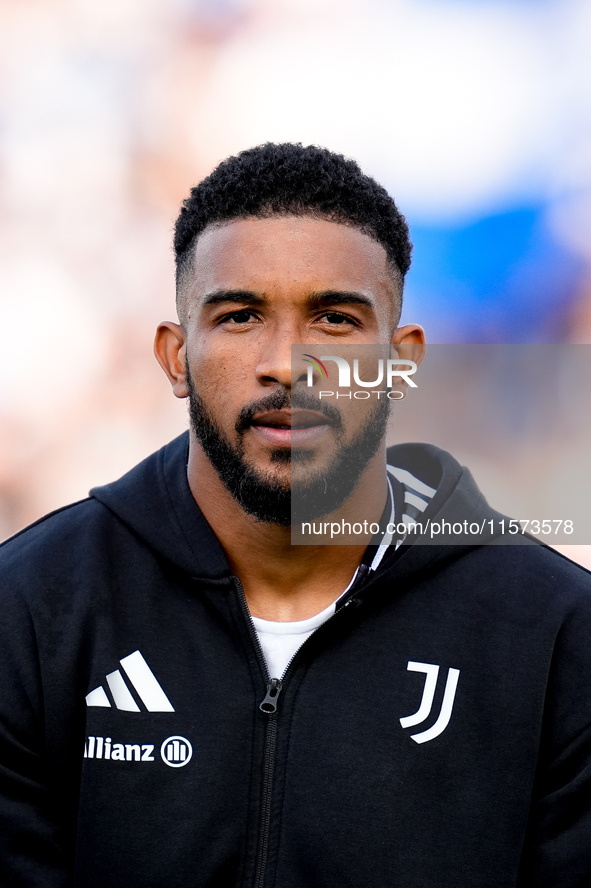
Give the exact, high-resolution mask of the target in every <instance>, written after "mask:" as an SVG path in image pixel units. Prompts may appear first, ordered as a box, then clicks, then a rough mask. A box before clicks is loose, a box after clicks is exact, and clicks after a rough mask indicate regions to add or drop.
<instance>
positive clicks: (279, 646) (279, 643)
mask: <svg viewBox="0 0 591 888" xmlns="http://www.w3.org/2000/svg"><path fill="white" fill-rule="evenodd" d="M339 597H340V596H339ZM335 607H336V602H335V601H333V602H332V604H329V605H328V607H325V608H324V610H323V611H320V613H319V614H315V615H314V616H313V617H308V619H307V620H294V621H293V622H290V623H277V622H275V621H274V620H261V618H260V617H253V618H252V622H253V623H254V628H255V629H256V631H257V635H258V637H259V641H260V643H261V647H262V649H263V653H264V655H265V660H266V661H267V669H268V670H269V675H270V676H271V678H281V676H282V675H283V673H284V672H285V670H286V669H287V664H288V663H289V661H290V660H291V658H292V657H293V655H294V654H295V652H296V651H297V650H298V648H300V647H301V646H302V645H303V643H304V642H305V641H306V639H307V638H309V637H310V636H311V635H312V633H313V632H314V630H315V629H318V627H319V626H322V624H323V623H325V622H326V620H328V619H329V617H332V615H333V614H334V612H335Z"/></svg>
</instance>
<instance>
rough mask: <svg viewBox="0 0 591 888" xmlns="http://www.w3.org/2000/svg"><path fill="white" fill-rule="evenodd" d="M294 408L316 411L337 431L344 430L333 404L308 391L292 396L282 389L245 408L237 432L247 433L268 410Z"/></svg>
mask: <svg viewBox="0 0 591 888" xmlns="http://www.w3.org/2000/svg"><path fill="white" fill-rule="evenodd" d="M292 408H293V409H299V410H315V411H316V413H322V415H323V416H324V417H325V419H326V420H327V421H328V424H329V425H331V426H333V428H335V429H337V430H342V428H343V419H342V416H341V412H340V410H337V408H336V407H333V405H332V404H325V403H323V402H322V401H320V399H319V398H315V397H313V395H309V394H308V393H307V392H306V391H301V390H300V391H297V392H294V393H293V394H292V395H291V396H290V395H288V393H287V392H286V391H285V389H282V390H277V391H275V392H272V393H271V394H270V395H268V396H267V397H266V398H261V399H260V400H259V401H253V402H252V404H248V405H247V406H246V407H243V408H242V410H241V411H240V413H239V414H238V419H237V420H236V426H235V428H236V431H237V432H238V434H239V435H240V434H242V432H245V431H246V429H247V428H249V426H251V425H252V420H253V417H254V416H255V415H256V414H257V413H265V412H266V411H268V410H291V409H292Z"/></svg>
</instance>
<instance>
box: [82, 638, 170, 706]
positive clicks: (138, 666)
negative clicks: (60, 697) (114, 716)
mask: <svg viewBox="0 0 591 888" xmlns="http://www.w3.org/2000/svg"><path fill="white" fill-rule="evenodd" d="M119 662H120V663H121V666H122V667H123V670H124V671H125V674H126V676H127V681H128V682H129V684H130V685H131V687H132V688H133V690H134V691H135V693H136V694H137V696H138V698H139V699H140V700H141V702H142V703H143V705H144V706H145V707H146V709H147V710H148V712H174V706H173V705H172V703H171V702H170V700H169V699H168V697H167V696H166V694H165V693H164V691H163V690H162V687H161V686H160V683H159V681H158V679H157V678H156V676H155V675H154V673H153V672H152V670H151V669H150V667H149V666H148V664H147V663H146V661H145V660H144V658H143V657H142V655H141V654H140V652H139V651H134V652H133V654H129V656H127V657H124V658H123V659H122V660H120V661H119ZM107 685H108V688H109V691H110V692H111V697H112V698H113V702H114V704H115V707H116V708H117V709H123V710H125V711H126V712H141V711H142V710H141V709H140V707H139V706H138V704H137V702H136V700H135V698H134V697H133V695H132V693H131V691H130V689H129V687H128V684H127V682H126V681H125V678H124V677H123V675H122V673H121V671H120V670H119V669H115V671H114V672H110V673H109V674H108V675H107ZM86 705H87V706H102V707H105V708H106V707H111V701H110V700H109V697H108V696H107V692H106V691H105V689H104V687H103V686H102V685H99V687H98V688H95V689H94V691H90V693H89V694H87V695H86Z"/></svg>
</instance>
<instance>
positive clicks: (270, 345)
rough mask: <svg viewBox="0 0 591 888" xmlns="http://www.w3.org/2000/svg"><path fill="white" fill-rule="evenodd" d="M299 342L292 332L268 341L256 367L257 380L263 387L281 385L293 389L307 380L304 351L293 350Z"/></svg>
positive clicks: (271, 337)
mask: <svg viewBox="0 0 591 888" xmlns="http://www.w3.org/2000/svg"><path fill="white" fill-rule="evenodd" d="M294 342H297V339H296V338H294V334H293V333H292V332H291V331H290V332H284V333H277V334H276V335H273V336H270V337H269V339H268V340H267V341H266V343H265V346H264V350H263V352H262V353H261V355H260V359H259V361H258V363H257V366H256V370H255V373H256V378H257V380H258V382H259V383H260V384H261V385H265V386H269V385H277V384H279V385H281V386H283V387H284V388H286V389H291V387H292V386H293V385H296V383H298V382H301V381H302V380H304V381H305V380H306V378H307V364H305V363H304V361H303V358H302V356H301V351H302V349H301V348H300V349H297V348H296V349H293V357H292V345H293V344H294Z"/></svg>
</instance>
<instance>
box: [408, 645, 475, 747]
mask: <svg viewBox="0 0 591 888" xmlns="http://www.w3.org/2000/svg"><path fill="white" fill-rule="evenodd" d="M406 668H407V670H408V671H409V672H424V673H425V687H424V688H423V696H422V699H421V704H420V706H419V708H418V709H417V711H416V712H415V713H413V715H406V716H405V717H404V718H401V719H400V724H401V725H402V727H403V728H411V727H413V726H414V725H419V724H421V723H422V722H424V721H426V720H427V719H428V718H429V716H430V715H431V710H432V708H433V700H434V698H435V689H436V688H437V679H438V677H439V666H437V665H436V664H435V663H416V662H415V661H414V660H409V661H408V665H407V667H406ZM459 677H460V670H459V669H453V668H451V667H450V668H449V669H448V670H447V679H446V682H445V690H444V692H443V700H442V702H441V709H440V711H439V715H438V717H437V720H436V721H435V723H434V724H433V725H431V727H430V728H427V730H426V731H421V732H420V733H418V734H411V735H410V736H411V738H412V739H413V740H414V741H415V743H426V742H427V741H428V740H434V739H435V737H439V735H440V734H442V733H443V732H444V731H445V729H446V728H447V726H448V724H449V720H450V718H451V713H452V710H453V706H454V700H455V698H456V689H457V687H458V679H459Z"/></svg>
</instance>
